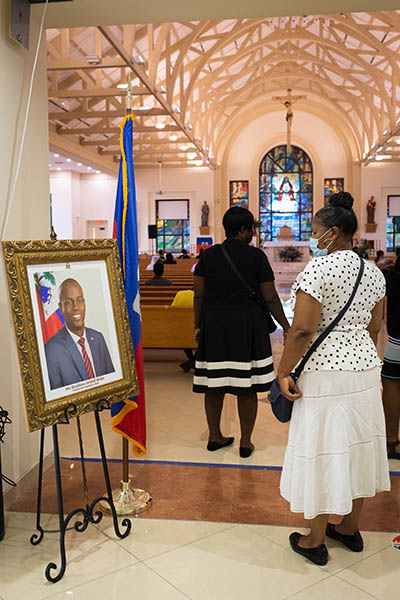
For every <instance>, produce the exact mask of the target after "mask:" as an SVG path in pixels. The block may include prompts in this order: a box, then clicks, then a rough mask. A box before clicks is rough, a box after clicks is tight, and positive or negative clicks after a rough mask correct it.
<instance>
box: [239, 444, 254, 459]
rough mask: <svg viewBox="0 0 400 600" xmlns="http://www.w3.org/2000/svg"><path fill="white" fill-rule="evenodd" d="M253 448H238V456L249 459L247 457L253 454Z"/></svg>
mask: <svg viewBox="0 0 400 600" xmlns="http://www.w3.org/2000/svg"><path fill="white" fill-rule="evenodd" d="M253 450H254V448H246V447H245V446H240V448H239V456H240V458H249V456H250V455H251V454H252V453H253Z"/></svg>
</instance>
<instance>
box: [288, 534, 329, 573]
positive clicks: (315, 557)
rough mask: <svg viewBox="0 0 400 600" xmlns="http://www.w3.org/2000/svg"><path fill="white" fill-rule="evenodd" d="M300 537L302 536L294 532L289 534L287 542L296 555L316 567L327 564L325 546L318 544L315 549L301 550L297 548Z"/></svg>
mask: <svg viewBox="0 0 400 600" xmlns="http://www.w3.org/2000/svg"><path fill="white" fill-rule="evenodd" d="M301 537H303V536H302V535H301V533H299V532H298V531H294V532H293V533H291V534H290V536H289V542H290V545H291V546H292V550H294V551H295V552H297V554H301V555H302V556H304V557H305V558H308V560H311V562H313V563H315V564H316V565H320V566H323V565H326V563H327V562H328V550H327V548H326V546H325V544H320V545H319V546H316V547H315V548H302V547H301V546H299V540H300V538H301Z"/></svg>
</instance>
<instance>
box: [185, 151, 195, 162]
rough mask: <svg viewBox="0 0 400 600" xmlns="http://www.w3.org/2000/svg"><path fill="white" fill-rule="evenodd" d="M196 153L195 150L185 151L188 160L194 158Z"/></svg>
mask: <svg viewBox="0 0 400 600" xmlns="http://www.w3.org/2000/svg"><path fill="white" fill-rule="evenodd" d="M196 156H197V154H196V152H188V153H187V157H188V159H189V160H193V159H194V158H196Z"/></svg>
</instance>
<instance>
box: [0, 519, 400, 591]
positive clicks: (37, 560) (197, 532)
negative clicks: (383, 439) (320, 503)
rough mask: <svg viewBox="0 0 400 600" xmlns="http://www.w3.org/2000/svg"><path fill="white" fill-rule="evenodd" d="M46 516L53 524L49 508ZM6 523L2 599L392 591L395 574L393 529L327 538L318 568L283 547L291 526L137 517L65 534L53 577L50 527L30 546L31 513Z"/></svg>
mask: <svg viewBox="0 0 400 600" xmlns="http://www.w3.org/2000/svg"><path fill="white" fill-rule="evenodd" d="M44 519H45V522H46V526H47V527H55V526H56V518H55V517H54V516H49V515H47V516H46V515H45V516H44ZM6 524H7V537H6V538H5V539H4V540H3V541H2V542H1V543H0V598H1V600H22V599H25V598H29V600H39V599H40V600H45V599H47V598H52V599H54V600H67V599H70V598H72V599H75V600H103V599H107V600H117V599H119V598H136V597H137V598H140V599H141V600H143V599H144V600H183V599H185V598H186V599H192V600H228V599H229V600H248V599H251V600H265V599H266V598H268V599H271V600H280V599H282V600H283V599H285V598H291V599H295V600H305V599H307V600H321V599H322V598H324V600H338V599H346V600H368V599H371V598H379V599H380V600H392V599H393V598H395V597H396V595H397V590H398V583H399V577H400V552H399V551H396V550H394V549H393V547H392V544H391V540H392V538H393V536H394V533H393V534H392V533H377V532H367V533H365V534H364V540H365V550H364V552H363V553H362V554H354V553H352V552H350V551H348V550H346V549H344V548H342V547H340V546H339V545H338V544H337V543H336V542H334V541H330V540H328V542H327V544H328V548H329V555H330V560H329V562H328V564H327V565H326V567H322V568H321V567H317V566H315V565H313V564H311V563H309V562H307V561H305V560H304V559H303V558H302V557H300V556H298V555H297V554H294V553H293V552H292V551H291V550H290V549H289V547H288V543H287V538H288V535H289V533H290V531H291V530H292V529H291V528H288V527H274V526H265V525H262V526H260V525H238V524H229V523H206V522H193V521H170V520H166V519H162V520H157V519H136V520H134V522H133V528H132V532H131V534H130V535H129V536H128V537H127V538H126V539H124V540H118V539H117V538H116V537H115V535H114V531H113V528H112V525H111V521H110V520H109V519H104V520H103V521H102V522H101V523H100V524H99V525H97V526H90V527H89V529H88V530H87V531H86V532H85V533H83V534H79V533H76V532H73V531H71V532H69V533H68V535H67V558H68V565H67V570H66V573H65V575H64V578H63V579H62V580H61V581H60V582H59V583H56V584H51V583H49V582H47V581H46V580H45V578H44V568H45V566H46V565H47V564H48V563H49V562H50V561H54V562H55V563H56V564H57V566H59V564H60V562H59V554H58V545H57V538H56V537H55V534H49V535H47V536H45V538H44V540H43V541H42V543H41V544H40V545H39V546H37V547H32V546H31V545H30V544H29V537H30V535H31V533H32V531H33V528H34V519H33V515H31V514H25V513H8V514H7V515H6Z"/></svg>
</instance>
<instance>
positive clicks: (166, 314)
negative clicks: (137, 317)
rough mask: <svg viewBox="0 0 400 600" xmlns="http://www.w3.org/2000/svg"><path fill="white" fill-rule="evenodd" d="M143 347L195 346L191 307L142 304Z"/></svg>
mask: <svg viewBox="0 0 400 600" xmlns="http://www.w3.org/2000/svg"><path fill="white" fill-rule="evenodd" d="M142 339H143V348H196V343H195V341H194V337H193V309H192V308H186V307H178V306H176V307H175V306H161V305H160V306H154V305H142Z"/></svg>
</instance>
